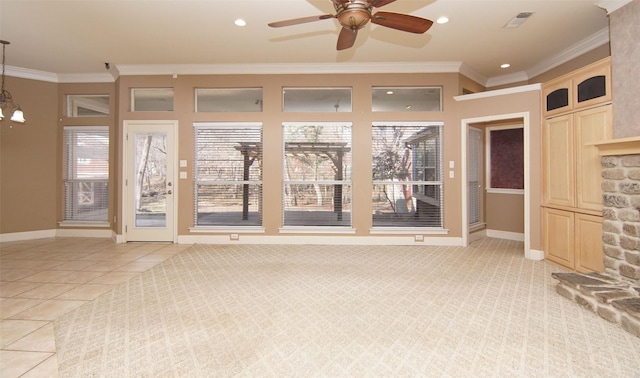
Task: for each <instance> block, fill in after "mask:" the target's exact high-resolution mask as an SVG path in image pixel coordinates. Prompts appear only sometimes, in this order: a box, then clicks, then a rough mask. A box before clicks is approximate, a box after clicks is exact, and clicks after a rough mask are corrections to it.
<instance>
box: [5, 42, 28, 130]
mask: <svg viewBox="0 0 640 378" xmlns="http://www.w3.org/2000/svg"><path fill="white" fill-rule="evenodd" d="M0 43H2V92H0V120H2V119H4V112H5V111H6V112H7V113H9V114H11V120H12V121H13V122H19V123H24V122H25V119H24V113H22V109H20V105H18V104H15V103H14V102H13V98H12V97H11V93H9V91H8V90H6V89H4V49H5V47H6V46H7V45H8V44H9V42H8V41H3V40H0Z"/></svg>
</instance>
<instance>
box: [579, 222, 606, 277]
mask: <svg viewBox="0 0 640 378" xmlns="http://www.w3.org/2000/svg"><path fill="white" fill-rule="evenodd" d="M575 220H576V223H575V235H576V240H575V247H576V256H575V264H576V270H577V271H579V272H603V271H604V252H603V248H604V246H603V242H602V217H598V216H595V215H587V214H580V213H576V215H575Z"/></svg>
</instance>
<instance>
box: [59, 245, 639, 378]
mask: <svg viewBox="0 0 640 378" xmlns="http://www.w3.org/2000/svg"><path fill="white" fill-rule="evenodd" d="M522 248H523V247H522V243H517V242H511V241H504V240H498V239H484V240H481V241H478V242H475V243H474V244H472V246H471V247H469V248H466V249H465V248H456V247H423V246H422V247H420V246H415V247H414V246H409V247H391V246H385V247H383V246H375V247H372V246H281V245H278V246H275V245H237V246H215V245H196V246H194V247H193V248H190V249H188V250H186V251H184V252H182V253H180V254H178V255H176V256H174V257H173V258H171V259H170V260H167V261H165V262H164V263H162V264H160V265H158V266H156V267H154V268H153V269H152V270H150V271H147V272H145V273H143V274H141V275H140V276H138V277H136V278H133V279H131V280H130V281H128V282H127V283H125V284H122V285H121V286H119V287H118V288H116V289H115V290H113V291H111V292H109V293H107V294H105V295H103V296H101V297H99V298H97V299H96V300H94V301H92V302H90V303H88V304H86V305H84V306H83V307H80V308H78V309H76V310H75V311H73V312H71V313H69V314H67V315H65V316H63V317H62V318H60V319H58V320H57V321H55V323H54V326H55V337H56V346H57V351H58V362H59V372H60V376H61V377H93V376H96V377H97V376H105V377H229V376H254V377H264V376H271V377H276V376H277V377H284V376H298V377H310V376H327V377H337V376H386V377H391V376H393V377H399V376H449V377H467V376H475V377H477V376H499V377H506V376H530V377H543V376H544V377H548V376H553V377H566V376H571V377H575V376H583V377H615V376H619V377H634V376H635V377H638V376H640V357H639V356H640V339H638V338H637V337H634V336H632V335H630V334H629V333H627V332H624V331H623V330H621V329H620V328H618V327H617V326H615V325H613V324H610V323H608V322H607V321H605V320H603V319H601V318H599V317H598V316H597V315H594V314H593V313H590V312H589V311H586V310H584V309H582V308H581V307H579V306H577V305H576V304H574V303H573V302H571V301H569V300H567V299H565V298H563V297H560V296H559V295H557V294H556V293H555V291H554V288H553V285H554V284H555V281H554V280H553V279H552V278H551V273H552V272H554V271H560V269H559V268H558V267H556V266H554V265H552V264H550V263H547V262H535V261H529V260H525V259H524V258H523V256H522V255H523V253H522Z"/></svg>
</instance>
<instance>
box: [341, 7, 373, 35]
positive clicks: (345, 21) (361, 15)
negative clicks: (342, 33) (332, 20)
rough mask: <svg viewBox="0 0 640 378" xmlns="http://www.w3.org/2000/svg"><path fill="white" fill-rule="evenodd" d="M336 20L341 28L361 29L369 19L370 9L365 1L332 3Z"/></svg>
mask: <svg viewBox="0 0 640 378" xmlns="http://www.w3.org/2000/svg"><path fill="white" fill-rule="evenodd" d="M334 4H335V8H336V12H337V14H336V18H337V19H338V22H340V25H342V27H344V28H347V29H356V30H357V29H361V28H362V27H363V26H365V25H366V24H367V22H369V20H370V19H371V7H370V5H369V3H368V2H367V1H360V0H355V1H350V2H347V3H337V2H336V3H334Z"/></svg>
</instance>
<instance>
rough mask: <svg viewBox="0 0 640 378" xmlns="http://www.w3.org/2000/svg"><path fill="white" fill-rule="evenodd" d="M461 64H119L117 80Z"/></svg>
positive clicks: (453, 68)
mask: <svg viewBox="0 0 640 378" xmlns="http://www.w3.org/2000/svg"><path fill="white" fill-rule="evenodd" d="M460 65H461V62H420V63H406V62H374V63H356V62H349V63H274V64H249V63H247V64H175V65H171V64H147V65H137V64H122V65H117V69H118V72H119V74H120V75H121V76H132V75H234V74H239V75H250V74H351V73H444V72H458V70H459V68H460Z"/></svg>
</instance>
